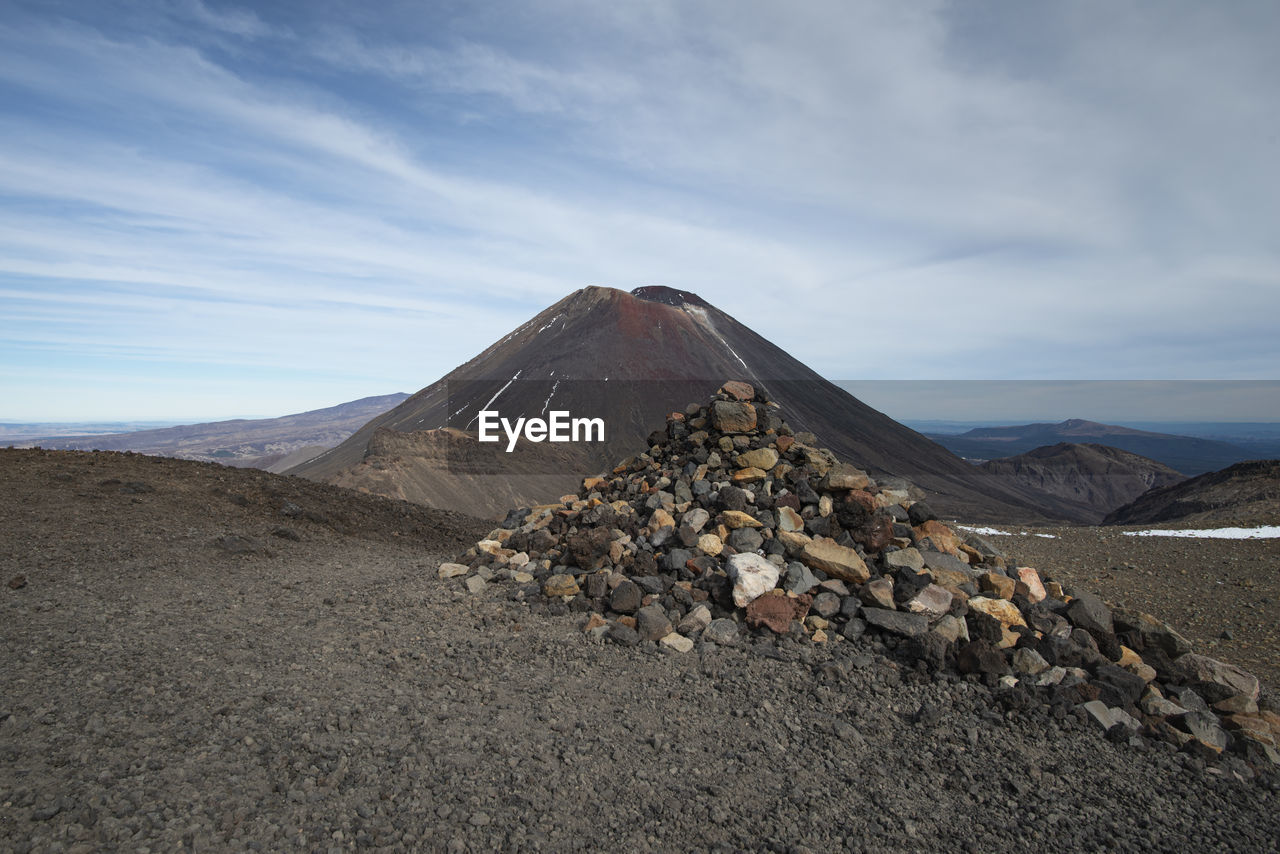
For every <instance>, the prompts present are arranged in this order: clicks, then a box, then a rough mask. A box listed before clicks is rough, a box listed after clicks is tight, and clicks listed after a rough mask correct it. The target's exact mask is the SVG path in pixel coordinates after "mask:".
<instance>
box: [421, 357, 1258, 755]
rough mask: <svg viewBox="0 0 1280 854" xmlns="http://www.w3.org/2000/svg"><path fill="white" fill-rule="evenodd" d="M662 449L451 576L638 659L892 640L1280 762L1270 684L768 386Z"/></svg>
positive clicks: (901, 653) (1133, 732) (664, 441)
mask: <svg viewBox="0 0 1280 854" xmlns="http://www.w3.org/2000/svg"><path fill="white" fill-rule="evenodd" d="M649 445H650V447H649V449H648V451H647V452H645V453H642V454H639V455H638V456H635V457H632V458H630V459H627V460H625V461H623V462H622V463H621V464H619V465H618V466H617V467H616V468H614V469H613V471H612V472H610V473H608V474H606V475H603V476H598V477H588V478H586V479H585V480H584V481H583V484H582V488H581V490H580V491H579V492H578V494H576V495H567V496H564V497H563V498H562V499H561V500H560V501H559V502H557V503H555V504H547V505H540V506H536V507H531V508H524V509H520V510H513V511H511V513H510V514H508V516H507V518H506V520H505V521H504V523H503V524H502V526H501V527H499V528H497V529H495V530H494V531H492V532H490V534H489V535H488V537H486V538H485V539H483V540H481V541H480V542H478V543H476V545H475V546H474V547H473V548H471V549H468V550H467V552H466V553H465V554H464V555H462V556H461V557H460V558H459V560H458V562H450V563H445V564H442V565H441V566H440V568H439V575H440V577H441V578H456V579H458V580H459V581H460V582H461V583H462V584H464V585H465V586H466V588H467V589H468V590H469V591H470V592H471V593H479V592H481V591H482V590H485V589H486V588H488V587H489V586H490V585H493V584H501V583H505V584H508V585H510V586H511V590H510V596H511V598H513V599H516V600H524V601H527V602H529V603H530V604H534V605H537V606H539V607H545V608H546V609H547V610H549V611H550V612H551V613H553V614H568V613H574V612H576V613H581V614H583V615H584V622H583V631H585V632H586V633H587V634H588V636H589V637H591V638H593V639H599V640H604V641H610V642H613V643H617V644H621V645H624V646H635V645H638V644H641V643H645V642H652V643H656V644H658V645H660V646H661V647H663V648H666V649H668V650H672V651H674V652H677V653H681V652H689V651H691V650H693V649H694V648H695V646H697V645H699V644H716V645H721V646H733V645H738V644H742V643H745V642H747V641H748V640H749V638H750V637H751V636H752V635H756V636H760V635H764V636H784V637H787V638H790V639H792V640H795V641H797V642H802V643H813V644H844V643H850V642H853V643H864V644H865V643H879V644H882V645H883V647H884V648H886V649H887V650H888V651H890V652H891V653H892V654H894V655H895V656H897V657H898V658H899V659H900V660H902V661H904V662H906V663H908V664H909V665H910V666H913V667H916V668H920V669H924V670H927V671H939V670H948V671H952V672H958V673H960V674H972V675H973V676H972V678H978V679H982V680H984V681H985V682H986V683H987V684H989V685H991V686H992V687H995V688H997V689H1002V690H1003V691H1004V692H1005V694H1004V700H1005V702H1006V703H1007V704H1012V705H1013V706H1014V707H1016V706H1019V705H1022V706H1026V707H1030V706H1033V705H1040V704H1044V703H1047V704H1049V706H1050V708H1051V709H1052V711H1053V713H1055V714H1070V713H1074V714H1084V715H1087V716H1089V717H1091V718H1092V719H1093V720H1095V721H1096V722H1097V723H1098V724H1099V725H1100V726H1101V727H1102V728H1103V729H1104V730H1105V731H1106V733H1107V735H1108V737H1110V738H1114V739H1117V740H1127V739H1130V738H1133V737H1136V736H1139V735H1141V736H1146V737H1153V738H1158V739H1162V740H1165V741H1168V742H1171V743H1173V744H1175V745H1177V746H1178V747H1180V748H1181V749H1184V750H1187V751H1189V752H1192V753H1195V754H1197V755H1200V756H1201V757H1202V758H1204V759H1213V758H1215V757H1217V756H1218V755H1220V754H1221V753H1222V752H1223V751H1226V750H1231V751H1233V752H1234V753H1237V754H1240V755H1242V756H1243V758H1244V759H1246V760H1247V761H1249V762H1252V763H1267V764H1280V750H1278V748H1277V745H1278V744H1280V715H1277V714H1276V713H1275V712H1276V709H1275V708H1274V707H1272V706H1270V704H1269V702H1268V701H1265V700H1264V704H1263V707H1262V708H1260V707H1259V704H1258V700H1259V695H1260V685H1259V682H1258V680H1257V679H1256V678H1255V677H1254V676H1252V675H1251V674H1249V673H1246V672H1245V671H1243V670H1241V669H1240V668H1238V667H1235V666H1233V665H1230V664H1226V663H1224V662H1221V661H1217V660H1214V659H1212V658H1208V657H1206V656H1203V655H1198V654H1196V653H1195V652H1193V651H1192V649H1191V644H1190V643H1189V642H1188V641H1187V640H1186V639H1185V638H1183V637H1182V636H1181V635H1179V634H1178V633H1177V632H1176V631H1174V630H1173V629H1171V628H1170V627H1169V626H1167V625H1165V624H1164V623H1162V622H1160V621H1159V620H1157V619H1156V618H1155V617H1152V616H1150V615H1149V614H1144V613H1141V612H1137V611H1131V610H1126V609H1122V608H1110V607H1108V606H1107V605H1106V604H1105V603H1104V602H1103V601H1102V600H1101V599H1099V598H1098V597H1097V596H1095V595H1093V594H1092V593H1089V592H1087V591H1084V590H1071V589H1064V588H1063V587H1062V586H1061V585H1060V584H1058V583H1056V582H1054V581H1053V580H1052V579H1049V578H1047V577H1046V578H1042V577H1041V575H1040V573H1039V572H1037V570H1035V569H1034V568H1031V567H1026V566H1019V565H1018V564H1017V563H1016V561H1014V560H1012V559H1010V558H1009V557H1007V556H1006V555H1005V554H1003V553H1002V552H1001V551H1000V550H999V549H997V548H994V547H993V546H992V545H991V544H990V543H989V542H988V541H987V540H985V539H984V538H982V537H981V536H978V535H976V534H973V533H967V534H965V533H962V532H958V531H957V530H956V529H954V528H952V527H950V526H948V525H947V524H945V523H943V522H942V521H940V520H938V519H937V518H936V517H935V515H934V513H933V512H932V511H931V510H930V509H929V507H928V505H927V503H926V502H925V501H923V500H914V499H913V496H915V495H918V493H917V492H916V491H915V490H914V488H912V487H910V485H909V484H906V483H905V482H902V481H894V482H888V481H882V482H879V483H877V481H876V480H874V479H873V478H871V477H870V476H869V475H868V474H867V473H866V472H864V471H861V470H859V469H857V468H854V467H853V466H851V465H849V464H847V463H842V462H840V461H838V460H837V459H836V458H835V457H834V456H833V455H832V453H831V452H830V451H828V450H826V449H823V448H820V447H818V445H817V442H816V440H815V438H814V437H813V436H812V435H811V434H807V433H794V432H793V431H792V430H791V429H790V428H789V427H788V426H787V424H786V423H785V422H784V421H783V420H782V417H781V413H780V411H779V408H778V406H777V405H776V404H774V403H771V402H769V401H767V400H765V399H764V398H763V397H762V396H761V395H760V394H758V393H757V391H756V390H755V389H754V388H753V387H752V386H751V385H749V384H747V383H744V382H737V381H733V382H727V383H725V384H724V386H722V387H721V389H720V390H719V391H718V392H717V393H716V395H715V396H714V398H713V399H712V400H711V401H710V402H709V403H708V404H707V405H706V406H699V405H697V404H693V405H690V406H689V407H688V408H686V409H685V410H684V411H683V412H676V413H672V414H671V415H670V416H668V418H667V423H666V426H665V428H664V429H662V430H659V431H656V432H654V433H652V434H650V436H649Z"/></svg>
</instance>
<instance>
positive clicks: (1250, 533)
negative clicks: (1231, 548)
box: [1123, 525, 1280, 540]
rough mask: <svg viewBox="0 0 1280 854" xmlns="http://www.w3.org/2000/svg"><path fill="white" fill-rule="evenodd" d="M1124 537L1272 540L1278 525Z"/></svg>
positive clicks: (1278, 531) (1133, 533)
mask: <svg viewBox="0 0 1280 854" xmlns="http://www.w3.org/2000/svg"><path fill="white" fill-rule="evenodd" d="M1123 533H1124V535H1125V536H1126V537H1196V538H1203V539H1207V540H1274V539H1276V538H1280V525H1259V526H1258V527H1256V528H1196V529H1187V530H1182V531H1157V530H1154V529H1151V530H1146V531H1124V532H1123Z"/></svg>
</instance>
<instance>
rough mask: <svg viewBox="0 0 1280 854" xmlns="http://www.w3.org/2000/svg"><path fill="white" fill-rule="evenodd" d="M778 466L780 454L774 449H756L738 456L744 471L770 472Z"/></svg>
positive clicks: (739, 463)
mask: <svg viewBox="0 0 1280 854" xmlns="http://www.w3.org/2000/svg"><path fill="white" fill-rule="evenodd" d="M777 464H778V452H777V451H775V450H774V449H773V448H756V449H755V450H754V451H746V452H744V453H741V454H739V455H738V465H739V466H740V467H742V468H744V469H750V468H754V469H761V470H762V471H768V470H769V469H771V468H773V467H774V466H776V465H777Z"/></svg>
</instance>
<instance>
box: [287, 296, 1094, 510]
mask: <svg viewBox="0 0 1280 854" xmlns="http://www.w3.org/2000/svg"><path fill="white" fill-rule="evenodd" d="M739 308H740V309H742V310H749V309H750V306H747V305H743V306H739ZM806 310H808V309H807V308H805V307H802V306H797V311H798V312H799V313H800V314H801V315H802V314H803V312H804V311H806ZM769 322H772V319H770V320H769ZM730 379H738V380H745V381H747V382H749V383H752V384H754V385H755V386H757V387H758V388H761V389H763V390H764V393H765V394H766V395H767V396H768V398H769V399H770V400H773V401H776V402H777V403H778V404H780V405H781V407H782V412H783V417H784V418H785V419H786V420H787V422H788V423H789V424H790V425H791V426H792V427H793V428H794V429H796V430H808V431H811V432H813V433H814V434H815V435H816V436H817V438H818V442H819V444H820V445H822V446H824V447H828V448H830V449H831V450H832V451H834V452H835V453H836V455H837V456H839V457H840V458H841V459H843V460H846V461H848V462H851V463H853V464H854V465H857V466H859V467H862V468H864V469H867V470H869V471H871V472H872V473H874V474H877V475H881V476H897V477H904V478H907V479H909V480H910V481H911V482H913V483H914V484H915V485H917V486H919V487H920V488H921V489H924V490H926V491H927V492H928V493H929V501H930V504H931V505H932V506H933V508H934V510H935V511H937V512H939V513H944V514H950V515H955V516H966V517H968V518H984V519H992V520H998V519H1008V520H1024V521H1025V520H1034V519H1037V518H1038V519H1048V518H1059V519H1060V518H1063V517H1064V516H1068V515H1069V513H1070V512H1071V511H1070V508H1068V507H1067V506H1066V505H1065V503H1064V502H1061V501H1059V500H1058V499H1057V498H1055V497H1053V496H1051V495H1047V494H1045V493H1039V492H1035V491H1033V490H1029V489H1026V488H1023V487H1021V486H1019V485H1018V484H1016V483H1011V482H1006V481H1004V480H1002V479H1000V478H992V477H985V476H983V475H982V474H981V473H980V472H977V471H976V470H975V469H974V467H973V466H971V465H969V464H967V463H965V462H964V461H963V460H960V459H959V458H957V457H955V456H954V455H952V454H951V453H950V452H948V451H947V450H946V449H945V448H943V447H941V446H939V445H937V444H935V443H934V442H931V441H929V440H928V439H926V438H925V437H924V436H922V435H920V434H919V433H916V432H915V431H913V430H911V429H909V428H907V427H905V426H903V425H902V424H899V423H898V422H896V421H894V420H893V419H891V418H889V417H888V416H886V415H884V414H882V413H880V412H878V411H876V410H874V409H872V408H871V407H869V406H867V405H866V404H864V403H862V402H861V401H860V400H858V399H857V398H855V397H853V396H852V395H851V394H849V393H848V392H847V391H844V390H843V389H841V388H839V387H837V386H835V385H833V384H832V383H830V382H828V381H827V380H825V379H823V378H822V377H821V376H819V375H818V374H817V373H815V372H814V371H813V370H811V369H810V368H808V367H807V366H805V365H804V364H803V363H801V362H800V361H798V360H797V359H795V358H794V357H792V356H791V355H789V354H788V353H786V352H784V351H783V350H782V349H780V348H779V347H777V346H776V345H774V344H773V343H772V342H770V341H769V340H767V339H766V338H764V337H763V336H761V335H759V334H757V333H756V332H754V331H752V330H751V329H749V328H747V327H746V326H745V325H743V324H742V323H740V322H738V321H737V320H736V319H734V318H733V317H731V316H730V315H729V314H727V313H725V312H724V311H721V310H720V309H718V308H716V307H715V306H712V305H711V304H709V303H707V302H706V301H705V300H703V299H702V298H700V297H698V296H697V295H696V294H692V293H689V292H687V291H679V290H675V289H672V288H666V287H642V288H637V289H636V290H634V291H632V292H630V293H627V292H625V291H620V290H615V289H613V288H604V287H588V288H583V289H581V290H578V291H575V292H574V293H572V294H570V295H569V296H567V297H565V298H564V299H562V300H560V301H559V302H557V303H556V304H554V305H552V306H551V307H550V308H547V309H546V310H545V311H543V312H541V313H539V314H538V315H537V316H535V317H533V318H531V319H530V320H528V321H527V322H526V323H524V324H523V325H521V326H520V327H519V328H517V329H515V330H513V331H512V332H510V333H509V334H507V335H505V336H504V337H502V338H500V339H499V340H497V341H495V342H494V343H493V344H491V345H490V346H488V347H487V348H485V349H484V350H483V351H482V352H481V353H480V354H479V355H477V356H476V357H475V358H473V359H471V360H470V361H469V362H467V363H466V364H464V365H462V366H460V367H458V368H457V369H455V370H454V371H451V372H450V373H449V374H446V375H445V376H443V377H441V378H440V379H438V380H436V381H435V382H433V383H431V384H430V385H428V386H427V387H426V388H424V389H422V390H421V391H419V392H418V393H417V394H415V395H413V396H412V397H411V398H409V399H408V400H406V401H405V402H403V403H402V404H400V405H399V406H397V407H396V408H395V409H393V410H391V411H389V412H387V413H386V414H384V415H381V416H379V417H378V418H375V419H374V420H373V421H371V422H370V423H368V424H366V425H365V426H364V427H362V428H361V429H360V430H359V431H357V432H356V433H355V434H354V435H352V436H351V438H350V439H348V440H346V441H345V442H343V443H342V444H341V445H339V446H338V447H336V448H334V449H332V450H330V451H327V452H325V453H324V454H321V455H319V456H318V457H316V458H315V459H314V460H311V461H308V462H306V463H304V464H302V465H299V466H297V467H295V468H293V469H290V470H289V473H291V474H298V475H302V476H304V477H308V478H312V479H316V480H324V481H328V482H335V483H342V484H343V485H347V486H352V487H357V488H359V487H362V486H363V487H364V488H367V489H369V490H370V491H374V492H383V493H385V494H391V495H396V496H397V497H404V498H408V499H410V500H413V501H419V502H421V503H425V504H431V505H434V506H450V504H449V502H450V501H455V502H456V501H457V499H458V497H459V495H461V494H462V493H461V492H460V491H459V490H458V489H455V487H454V484H453V481H452V480H451V479H452V478H453V477H454V475H456V474H457V463H458V459H457V456H456V454H453V455H452V456H451V455H450V453H448V449H449V448H451V447H454V439H455V438H456V437H454V436H451V435H450V436H447V437H446V436H444V435H440V434H441V431H445V430H450V429H451V430H458V431H466V432H469V433H474V432H475V430H476V426H477V416H478V413H479V412H480V411H481V410H482V409H486V408H487V409H496V410H500V411H501V413H502V415H503V416H504V417H511V418H512V419H514V418H515V417H517V416H526V417H536V416H539V415H542V414H545V413H546V412H548V411H551V410H555V409H561V410H565V411H569V412H572V413H574V414H575V415H578V414H581V415H584V416H585V415H591V416H601V417H603V418H604V420H605V421H606V423H607V424H608V425H609V431H610V432H609V435H608V437H607V439H608V441H607V442H605V443H603V444H601V445H600V446H597V447H590V448H589V447H578V448H576V449H570V450H568V451H566V453H572V454H573V455H574V459H573V460H572V461H571V460H569V459H564V460H563V461H562V462H561V463H559V464H558V465H557V466H556V467H554V468H550V469H548V468H545V467H543V468H538V466H536V465H532V464H536V463H537V462H538V461H537V460H530V461H525V462H526V463H529V465H525V466H524V468H523V469H518V468H516V467H514V466H513V467H512V468H510V469H509V470H508V471H507V472H506V474H514V473H516V472H517V471H520V473H521V474H522V475H523V474H533V473H535V472H536V471H541V473H542V474H543V475H553V474H559V475H560V476H561V477H562V479H563V480H564V488H565V489H566V490H567V488H568V487H570V486H573V485H574V484H573V480H574V478H575V476H576V477H581V476H582V475H584V474H594V473H597V472H599V471H601V470H603V469H605V468H611V467H612V466H613V465H615V464H616V463H617V462H618V461H619V460H620V459H622V458H624V457H627V456H631V455H633V454H636V453H637V452H641V451H643V450H644V449H645V448H646V447H647V446H648V444H649V443H648V441H647V437H648V435H649V432H650V431H651V430H653V429H655V428H656V427H661V426H662V425H663V423H664V421H665V418H666V415H667V414H668V413H669V412H671V411H673V410H680V409H683V408H684V407H685V406H686V405H688V404H689V403H693V402H698V401H703V400H706V398H707V397H709V396H710V395H711V394H712V393H713V392H714V391H715V390H716V389H717V388H718V387H719V386H720V384H721V383H723V382H724V381H726V380H730ZM383 431H395V432H398V433H412V434H414V437H413V440H412V441H391V440H390V438H389V437H387V436H385V435H381V434H382V433H383ZM432 433H436V434H437V435H435V436H433V435H431V434H432ZM415 447H416V448H418V450H419V452H418V453H413V452H412V449H413V448H415ZM442 450H443V451H444V452H445V453H443V454H442ZM455 450H456V448H455ZM513 463H514V458H513ZM468 464H469V461H468ZM440 472H443V473H444V474H445V475H446V477H444V478H441V477H437V476H433V473H437V474H438V473H440ZM393 474H394V475H395V476H394V477H393V476H392V475H393ZM473 476H474V477H484V475H483V474H480V473H476V474H474V475H473ZM492 483H493V484H494V487H495V488H494V490H493V494H492V495H491V496H485V495H484V494H483V493H474V492H470V491H468V493H467V494H470V495H472V496H473V497H474V498H479V499H484V500H486V501H487V508H486V509H487V512H485V513H483V514H482V515H501V514H502V513H504V512H505V511H506V509H507V508H508V507H509V506H510V505H511V503H512V502H511V496H510V494H509V492H508V489H507V488H508V484H507V483H505V482H504V481H503V480H502V478H501V477H498V478H496V479H493V480H492ZM437 492H439V493H440V494H437ZM555 497H557V495H549V494H548V493H547V492H545V491H544V492H541V493H539V494H536V495H535V494H528V495H527V496H526V499H527V500H528V501H529V502H530V503H532V502H535V501H539V500H542V501H545V500H547V499H548V498H551V499H554V498H555ZM459 509H467V510H468V511H469V512H473V513H480V512H481V508H479V507H477V506H471V507H468V508H459Z"/></svg>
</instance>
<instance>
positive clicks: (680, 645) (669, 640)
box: [658, 632, 693, 652]
mask: <svg viewBox="0 0 1280 854" xmlns="http://www.w3.org/2000/svg"><path fill="white" fill-rule="evenodd" d="M658 643H660V644H662V645H663V646H665V647H667V648H668V649H674V650H675V651H676V652H689V651H690V650H692V649H693V641H691V640H689V639H688V638H687V637H685V636H684V635H681V634H677V633H676V632H672V633H671V634H669V635H667V636H666V637H664V638H663V639H662V640H660V641H658Z"/></svg>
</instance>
